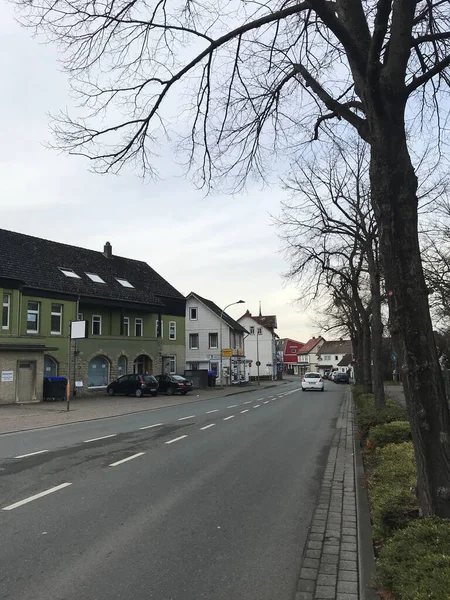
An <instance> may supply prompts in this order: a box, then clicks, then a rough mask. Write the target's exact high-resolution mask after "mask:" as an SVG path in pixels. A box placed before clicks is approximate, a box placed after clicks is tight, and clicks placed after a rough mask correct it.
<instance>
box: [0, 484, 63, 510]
mask: <svg viewBox="0 0 450 600" xmlns="http://www.w3.org/2000/svg"><path fill="white" fill-rule="evenodd" d="M69 485H72V484H71V483H61V485H57V486H55V487H52V488H50V489H49V490H45V492H40V493H39V494H35V495H34V496H30V497H29V498H25V499H24V500H20V501H19V502H15V503H14V504H10V505H9V506H5V507H4V508H3V509H2V510H13V509H14V508H19V506H23V505H24V504H28V502H33V500H37V499H38V498H42V497H43V496H47V495H48V494H52V493H53V492H57V491H58V490H62V489H63V488H65V487H68V486H69Z"/></svg>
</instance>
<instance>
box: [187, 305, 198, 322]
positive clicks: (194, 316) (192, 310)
mask: <svg viewBox="0 0 450 600" xmlns="http://www.w3.org/2000/svg"><path fill="white" fill-rule="evenodd" d="M197 318H198V311H197V307H195V308H194V307H191V308H190V309H189V320H190V321H196V320H197Z"/></svg>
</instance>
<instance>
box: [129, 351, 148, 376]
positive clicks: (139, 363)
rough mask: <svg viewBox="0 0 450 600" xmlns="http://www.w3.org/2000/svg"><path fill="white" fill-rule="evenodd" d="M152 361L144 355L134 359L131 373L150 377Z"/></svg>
mask: <svg viewBox="0 0 450 600" xmlns="http://www.w3.org/2000/svg"><path fill="white" fill-rule="evenodd" d="M151 363H152V361H151V360H150V358H149V357H148V356H146V355H145V354H141V355H140V356H138V357H137V358H136V360H135V361H134V364H133V373H136V374H137V375H152V364H151Z"/></svg>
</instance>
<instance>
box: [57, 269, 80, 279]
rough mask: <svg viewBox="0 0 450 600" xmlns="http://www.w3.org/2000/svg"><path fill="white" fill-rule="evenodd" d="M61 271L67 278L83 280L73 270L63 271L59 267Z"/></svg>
mask: <svg viewBox="0 0 450 600" xmlns="http://www.w3.org/2000/svg"><path fill="white" fill-rule="evenodd" d="M59 270H60V271H61V273H63V274H64V275H65V276H66V277H72V278H73V279H81V277H80V276H79V275H77V274H76V273H75V271H72V269H63V268H62V267H59Z"/></svg>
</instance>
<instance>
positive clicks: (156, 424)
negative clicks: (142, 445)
mask: <svg viewBox="0 0 450 600" xmlns="http://www.w3.org/2000/svg"><path fill="white" fill-rule="evenodd" d="M161 425H163V423H155V424H154V425H146V426H145V427H139V429H151V428H152V427H161Z"/></svg>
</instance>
